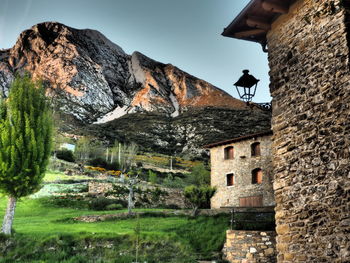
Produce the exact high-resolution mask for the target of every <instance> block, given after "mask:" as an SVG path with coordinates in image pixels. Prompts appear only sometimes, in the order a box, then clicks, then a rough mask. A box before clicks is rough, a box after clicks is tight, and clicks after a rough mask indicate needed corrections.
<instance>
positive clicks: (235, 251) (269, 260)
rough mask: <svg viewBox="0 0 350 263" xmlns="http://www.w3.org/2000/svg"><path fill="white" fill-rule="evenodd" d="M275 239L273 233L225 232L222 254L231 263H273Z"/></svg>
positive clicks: (274, 259)
mask: <svg viewBox="0 0 350 263" xmlns="http://www.w3.org/2000/svg"><path fill="white" fill-rule="evenodd" d="M275 237H276V232H275V231H243V230H227V232H226V243H225V245H224V249H223V253H224V255H225V258H226V259H227V260H228V261H229V262H231V263H274V262H276V238H275Z"/></svg>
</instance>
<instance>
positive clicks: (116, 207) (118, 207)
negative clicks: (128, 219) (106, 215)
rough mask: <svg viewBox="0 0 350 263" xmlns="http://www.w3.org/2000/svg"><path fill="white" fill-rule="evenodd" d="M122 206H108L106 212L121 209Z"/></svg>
mask: <svg viewBox="0 0 350 263" xmlns="http://www.w3.org/2000/svg"><path fill="white" fill-rule="evenodd" d="M123 208H124V207H123V205H121V204H110V205H107V206H106V210H120V209H123Z"/></svg>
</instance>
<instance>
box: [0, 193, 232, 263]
mask: <svg viewBox="0 0 350 263" xmlns="http://www.w3.org/2000/svg"><path fill="white" fill-rule="evenodd" d="M5 206H6V200H5V198H3V197H2V198H0V218H2V217H3V214H4V211H5ZM122 211H123V210H119V211H91V210H77V209H69V208H54V207H46V206H44V205H43V204H42V203H41V202H40V199H37V200H33V199H24V200H23V201H20V202H19V203H18V207H17V209H16V215H15V221H14V229H15V231H16V236H17V237H16V238H17V240H16V242H17V243H16V244H17V245H13V246H14V247H13V248H12V249H10V250H8V249H7V250H6V252H2V253H4V256H3V258H2V256H1V255H0V262H14V261H15V260H14V259H16V258H17V259H19V262H80V261H79V258H77V257H81V258H85V259H84V260H85V261H83V260H82V262H131V261H130V259H131V258H132V257H133V255H134V252H133V251H134V249H133V242H132V240H134V239H135V231H134V229H135V226H136V225H137V219H135V218H133V219H124V220H119V221H106V222H96V223H83V222H73V221H72V220H69V219H70V218H72V217H77V216H81V215H89V214H95V215H96V214H107V213H109V214H110V213H118V212H122ZM139 223H140V227H141V243H142V244H143V245H141V246H144V249H142V251H143V252H142V254H141V258H143V260H148V262H194V261H193V260H194V258H211V257H212V253H213V251H219V250H220V249H221V246H222V244H223V242H224V235H225V230H226V229H227V224H228V218H227V216H226V217H224V216H221V217H214V218H209V217H199V218H197V219H188V218H186V217H175V216H174V217H152V216H145V217H141V218H140V219H139ZM90 239H93V240H95V241H94V242H105V241H106V240H112V241H113V240H114V241H113V242H114V245H113V247H114V249H112V250H111V249H109V250H108V249H106V248H103V249H102V248H101V249H102V250H103V251H102V250H101V249H98V251H97V252H96V249H92V250H91V251H93V252H91V251H88V250H87V249H86V242H87V241H86V240H90ZM72 240H75V241H74V242H73V241H72ZM96 240H98V241H96ZM89 242H92V241H89ZM51 243H52V244H53V245H51V246H53V247H55V251H56V252H55V253H54V254H53V253H52V252H50V251H48V249H49V248H48V247H47V246H48V244H51ZM24 244H25V247H24V248H23V246H24ZM72 244H73V245H72ZM73 246H74V247H75V249H73V250H74V251H73V250H72V247H73ZM33 250H39V251H44V250H45V253H39V254H38V255H35V256H34V255H33V253H32V251H33ZM163 250H164V251H163ZM120 251H124V252H123V253H124V254H125V255H124V254H123V255H124V256H125V257H124V256H123V257H119V256H118V260H114V259H113V260H111V258H115V257H116V256H117V254H118V253H119V254H120V253H122V252H120ZM125 251H126V252H125ZM0 254H1V242H0ZM90 254H91V255H90ZM119 254H118V255H119ZM87 256H88V257H91V258H92V259H91V261H86V257H87ZM162 257H163V258H162ZM177 257H179V258H177ZM123 258H124V259H123ZM181 258H183V259H181ZM185 258H186V259H185ZM39 259H40V260H41V261H35V260H39ZM26 260H29V261H26ZM98 260H101V261H98ZM110 260H111V261H110ZM124 260H125V261H124Z"/></svg>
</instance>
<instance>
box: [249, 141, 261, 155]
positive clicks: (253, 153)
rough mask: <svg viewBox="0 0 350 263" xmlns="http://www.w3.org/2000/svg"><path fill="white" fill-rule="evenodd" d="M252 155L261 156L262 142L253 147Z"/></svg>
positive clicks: (254, 144)
mask: <svg viewBox="0 0 350 263" xmlns="http://www.w3.org/2000/svg"><path fill="white" fill-rule="evenodd" d="M251 153H252V157H255V156H260V155H261V150H260V142H255V143H253V144H252V145H251Z"/></svg>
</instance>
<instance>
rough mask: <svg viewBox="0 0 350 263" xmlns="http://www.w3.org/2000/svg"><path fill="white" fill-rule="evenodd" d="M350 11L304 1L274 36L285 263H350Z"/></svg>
mask: <svg viewBox="0 0 350 263" xmlns="http://www.w3.org/2000/svg"><path fill="white" fill-rule="evenodd" d="M348 4H349V1H340V0H334V1H333V0H332V1H330V0H304V1H301V0H300V1H297V2H296V3H295V4H294V5H293V6H292V7H291V8H290V10H289V13H288V14H286V15H282V16H280V17H279V18H278V19H277V20H276V21H274V23H273V24H272V29H271V31H270V32H269V33H268V35H267V39H268V50H269V54H268V56H269V65H270V78H271V85H270V90H271V93H272V97H273V103H272V107H273V120H272V127H273V132H274V143H273V155H274V175H275V179H274V190H275V199H276V209H275V210H276V223H277V228H276V230H277V234H278V237H277V249H278V262H284V263H287V262H308V263H309V262H315V263H316V262H317V263H321V262H350V252H349V251H350V240H349V239H350V235H349V230H350V203H349V197H350V195H349V192H350V180H349V179H350V167H349V150H350V134H349V133H350V123H349V121H350V117H349V116H350V74H349V73H350V72H349V49H348V44H349V43H348V42H347V38H348V34H349V29H347V28H346V24H345V23H344V22H345V21H346V22H348V21H347V19H346V16H345V14H346V8H345V6H344V5H348ZM347 11H348V12H349V10H347Z"/></svg>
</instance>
